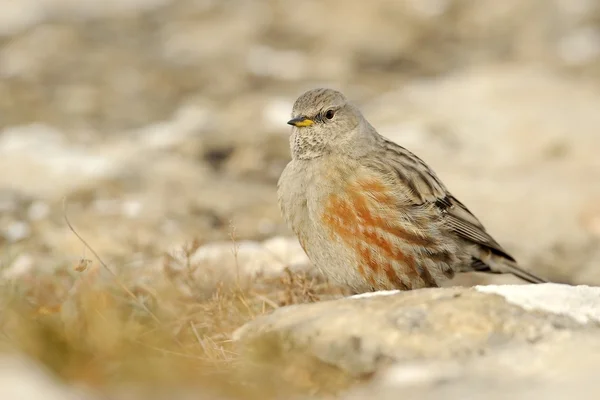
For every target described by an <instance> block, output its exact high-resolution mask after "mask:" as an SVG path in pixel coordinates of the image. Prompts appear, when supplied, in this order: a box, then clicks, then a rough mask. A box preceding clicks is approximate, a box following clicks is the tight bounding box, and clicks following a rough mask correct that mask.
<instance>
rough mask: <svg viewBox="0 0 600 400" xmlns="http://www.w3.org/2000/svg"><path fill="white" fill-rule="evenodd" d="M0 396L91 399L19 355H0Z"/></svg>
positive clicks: (27, 399)
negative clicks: (64, 384)
mask: <svg viewBox="0 0 600 400" xmlns="http://www.w3.org/2000/svg"><path fill="white" fill-rule="evenodd" d="M0 398H2V399H7V400H9V399H20V400H42V399H44V400H84V399H92V397H90V396H84V395H82V394H80V393H77V392H76V391H75V390H74V389H73V388H68V387H66V386H63V385H62V384H60V383H59V382H58V381H57V380H55V379H54V378H53V377H51V376H50V374H49V373H48V372H47V371H46V370H45V369H44V368H42V367H41V366H40V365H39V364H37V363H35V362H33V361H32V360H29V359H27V358H24V357H20V356H8V355H3V356H2V357H0Z"/></svg>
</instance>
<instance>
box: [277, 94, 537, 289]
mask: <svg viewBox="0 0 600 400" xmlns="http://www.w3.org/2000/svg"><path fill="white" fill-rule="evenodd" d="M288 124H290V125H292V126H293V127H292V132H291V137H290V147H291V152H292V160H291V161H290V163H289V164H288V165H287V167H286V168H285V170H284V171H283V173H282V175H281V177H280V179H279V182H278V198H279V205H280V208H281V211H282V214H283V216H284V218H285V219H286V221H287V222H288V224H289V225H290V227H291V228H292V230H293V231H294V232H295V233H296V235H297V236H298V238H299V240H300V244H301V245H302V247H303V248H304V251H306V254H307V255H308V257H309V259H310V260H311V262H312V263H313V264H314V265H316V267H317V268H319V269H320V270H321V271H322V272H323V273H324V274H325V275H326V276H327V277H329V278H330V279H331V280H333V281H335V282H337V283H339V284H342V285H347V286H349V287H350V288H351V289H352V290H353V291H354V292H356V293H361V292H367V291H373V290H389V289H401V290H410V289H417V288H422V287H435V286H439V284H440V283H441V282H443V281H444V280H446V279H449V278H452V277H453V276H454V274H455V273H456V272H466V271H484V272H494V273H512V274H514V275H517V276H519V277H520V278H522V279H525V280H526V281H529V282H532V283H539V282H544V280H542V279H540V278H538V277H537V276H535V275H533V274H531V273H529V272H527V271H525V270H523V269H521V268H520V267H519V266H518V265H517V263H516V262H515V260H514V258H513V257H511V256H510V255H509V254H508V253H507V252H506V251H505V250H504V249H503V248H502V247H501V246H500V245H499V244H498V243H497V242H496V241H495V240H494V239H493V238H492V237H491V236H490V235H489V234H488V233H487V232H486V230H485V228H484V227H483V225H482V224H481V222H479V220H478V219H477V218H476V217H475V216H474V215H473V214H472V213H471V212H470V211H469V210H468V209H467V207H465V206H464V205H463V204H462V203H461V202H460V201H458V200H457V199H456V198H455V197H454V196H452V194H450V192H448V190H447V189H446V187H445V186H444V184H443V183H442V182H441V181H440V179H439V178H438V177H437V176H436V174H435V173H434V172H433V171H432V170H431V169H430V168H429V167H428V166H427V165H426V164H425V163H424V162H423V161H422V160H421V159H420V158H418V157H417V156H415V155H414V154H412V153H411V152H410V151H408V150H406V149H405V148H403V147H401V146H399V145H397V144H395V143H393V142H391V141H390V140H388V139H386V138H385V137H383V136H381V135H379V134H378V133H377V131H376V130H375V129H374V128H373V127H372V126H371V125H370V124H369V122H368V121H367V120H366V119H365V118H364V117H363V115H362V114H361V112H360V111H359V110H358V108H357V107H355V106H354V105H352V104H350V103H349V102H348V101H347V100H346V98H345V97H344V95H343V94H341V93H339V92H337V91H334V90H331V89H315V90H310V91H308V92H306V93H304V94H303V95H302V96H300V97H299V98H298V100H296V102H295V104H294V107H293V111H292V119H291V120H290V121H289V122H288Z"/></svg>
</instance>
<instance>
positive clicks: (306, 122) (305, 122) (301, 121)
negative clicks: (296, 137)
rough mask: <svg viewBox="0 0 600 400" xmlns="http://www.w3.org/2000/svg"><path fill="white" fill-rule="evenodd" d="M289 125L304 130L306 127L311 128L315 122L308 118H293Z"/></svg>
mask: <svg viewBox="0 0 600 400" xmlns="http://www.w3.org/2000/svg"><path fill="white" fill-rule="evenodd" d="M287 123H288V124H289V125H294V126H297V127H298V128H302V127H305V126H311V125H312V124H314V123H315V121H313V120H312V119H309V118H307V117H303V116H300V117H296V118H292V119H290V120H289V121H288V122H287Z"/></svg>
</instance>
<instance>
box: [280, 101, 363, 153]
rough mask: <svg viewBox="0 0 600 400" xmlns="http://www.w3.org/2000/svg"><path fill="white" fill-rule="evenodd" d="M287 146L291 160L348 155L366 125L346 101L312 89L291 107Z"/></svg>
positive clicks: (356, 109)
mask: <svg viewBox="0 0 600 400" xmlns="http://www.w3.org/2000/svg"><path fill="white" fill-rule="evenodd" d="M288 124H290V125H292V126H293V128H292V136H291V138H290V146H291V150H292V157H293V158H299V159H311V158H316V157H320V156H322V155H325V154H332V153H350V152H351V150H352V149H353V148H356V145H355V143H356V141H357V140H359V139H360V137H361V136H362V135H361V132H363V131H365V130H364V129H361V126H363V125H368V123H367V122H366V121H365V120H364V118H363V116H362V114H361V112H360V111H359V110H358V108H356V107H355V106H354V105H352V104H350V103H349V102H348V101H347V100H346V97H345V96H344V95H343V94H342V93H340V92H338V91H335V90H332V89H313V90H309V91H308V92H306V93H304V94H303V95H301V96H300V97H298V99H297V100H296V102H295V103H294V108H293V110H292V119H291V120H289V121H288Z"/></svg>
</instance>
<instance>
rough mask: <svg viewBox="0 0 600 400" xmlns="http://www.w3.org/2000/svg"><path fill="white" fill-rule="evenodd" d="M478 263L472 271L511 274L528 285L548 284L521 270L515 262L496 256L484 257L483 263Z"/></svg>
mask: <svg viewBox="0 0 600 400" xmlns="http://www.w3.org/2000/svg"><path fill="white" fill-rule="evenodd" d="M477 261H479V262H478V263H475V264H474V266H473V267H474V268H473V269H474V270H476V271H480V272H488V273H494V274H507V273H508V274H513V275H515V276H517V277H519V278H521V279H523V280H525V281H527V282H529V283H548V281H547V280H545V279H542V278H540V277H539V276H536V275H534V274H532V273H531V272H528V271H526V270H524V269H523V268H521V267H520V266H519V265H518V264H517V263H516V262H515V261H513V260H511V259H508V258H505V257H501V256H498V255H490V256H489V257H485V261H480V260H477Z"/></svg>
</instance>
